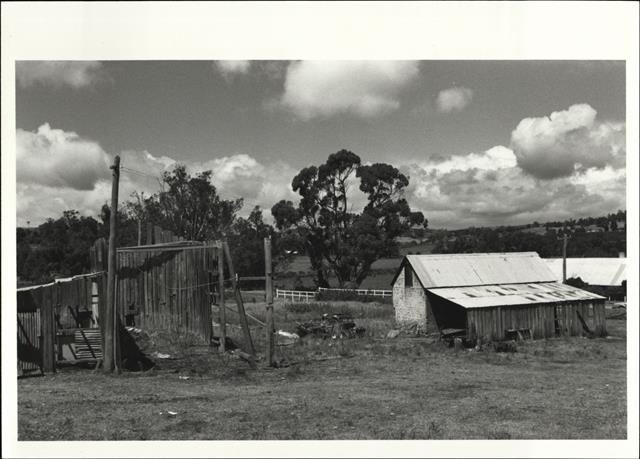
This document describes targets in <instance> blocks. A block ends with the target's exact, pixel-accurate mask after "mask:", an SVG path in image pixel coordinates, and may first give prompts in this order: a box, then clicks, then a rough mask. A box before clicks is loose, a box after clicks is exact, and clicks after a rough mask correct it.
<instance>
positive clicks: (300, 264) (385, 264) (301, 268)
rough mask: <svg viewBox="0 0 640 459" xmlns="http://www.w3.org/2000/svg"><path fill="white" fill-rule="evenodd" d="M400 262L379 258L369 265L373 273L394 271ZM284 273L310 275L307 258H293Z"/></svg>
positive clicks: (400, 259) (309, 264)
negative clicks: (383, 270) (376, 271)
mask: <svg viewBox="0 0 640 459" xmlns="http://www.w3.org/2000/svg"><path fill="white" fill-rule="evenodd" d="M400 261H402V258H381V259H380V260H377V261H375V262H374V263H373V265H371V269H372V270H373V271H375V270H380V269H396V268H397V267H398V266H400ZM285 272H287V273H310V272H311V262H310V261H309V257H306V256H297V257H295V258H294V259H293V260H292V261H291V263H290V264H289V265H288V266H287V267H286V269H285Z"/></svg>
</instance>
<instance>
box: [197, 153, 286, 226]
mask: <svg viewBox="0 0 640 459" xmlns="http://www.w3.org/2000/svg"><path fill="white" fill-rule="evenodd" d="M189 170H190V171H193V172H196V171H204V170H211V171H212V183H213V184H214V185H215V186H216V188H217V189H218V192H219V194H220V195H221V196H222V197H224V198H226V199H236V198H244V208H243V212H242V213H243V214H248V213H249V212H250V211H251V209H252V208H253V207H254V206H256V205H258V206H260V207H262V208H263V209H264V210H266V213H265V215H270V213H269V211H270V210H271V206H273V205H274V204H275V203H276V202H278V201H279V200H281V199H295V195H294V193H293V190H291V180H292V179H293V177H294V176H295V175H296V174H297V171H296V170H294V169H293V168H292V167H291V166H289V165H287V164H285V163H283V162H276V163H271V164H269V165H264V164H262V163H260V162H259V161H257V160H256V159H255V158H253V157H252V156H250V155H247V154H235V155H231V156H224V157H222V158H215V159H212V160H209V161H206V162H203V163H194V164H191V165H189Z"/></svg>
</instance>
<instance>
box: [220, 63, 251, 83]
mask: <svg viewBox="0 0 640 459" xmlns="http://www.w3.org/2000/svg"><path fill="white" fill-rule="evenodd" d="M249 67H251V61H215V62H214V63H213V68H214V69H216V70H218V71H219V72H220V73H221V74H222V76H223V77H225V78H226V79H231V78H233V76H234V75H244V74H246V73H248V72H249Z"/></svg>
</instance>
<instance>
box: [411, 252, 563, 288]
mask: <svg viewBox="0 0 640 459" xmlns="http://www.w3.org/2000/svg"><path fill="white" fill-rule="evenodd" d="M405 259H406V262H408V263H409V264H410V265H411V267H412V268H413V270H414V271H415V273H416V275H417V276H418V278H419V279H420V282H421V283H422V286H423V287H424V288H427V289H428V288H438V287H468V286H474V285H493V284H523V283H531V282H554V281H555V280H556V276H555V275H554V274H553V273H552V272H551V270H550V269H549V268H548V267H547V265H546V263H545V262H544V261H542V259H541V258H540V256H539V255H538V254H537V253H536V252H510V253H462V254H438V255H407V256H406V257H405ZM403 264H404V263H403Z"/></svg>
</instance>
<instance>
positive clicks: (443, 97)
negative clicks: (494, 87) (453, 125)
mask: <svg viewBox="0 0 640 459" xmlns="http://www.w3.org/2000/svg"><path fill="white" fill-rule="evenodd" d="M472 99H473V91H472V90H471V89H469V88H464V87H454V88H449V89H444V90H442V91H440V92H439V93H438V98H437V99H436V102H437V104H438V111H440V112H442V113H450V112H460V111H462V110H464V108H465V107H466V106H467V105H469V104H470V103H471V100H472Z"/></svg>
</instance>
